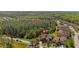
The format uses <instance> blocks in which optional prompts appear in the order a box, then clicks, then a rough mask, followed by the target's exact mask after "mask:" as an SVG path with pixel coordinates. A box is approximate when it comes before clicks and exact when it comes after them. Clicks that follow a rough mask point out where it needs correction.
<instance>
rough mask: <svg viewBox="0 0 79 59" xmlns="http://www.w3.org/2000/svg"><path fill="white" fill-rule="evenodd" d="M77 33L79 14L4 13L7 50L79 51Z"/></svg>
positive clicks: (0, 28)
mask: <svg viewBox="0 0 79 59" xmlns="http://www.w3.org/2000/svg"><path fill="white" fill-rule="evenodd" d="M75 25H77V26H76V28H75ZM73 29H74V30H73ZM75 33H79V12H70V11H68V12H67V11H35V12H34V11H12V12H11V11H0V47H3V48H40V47H42V48H49V47H51V48H54V47H55V48H59V47H63V48H75V47H78V44H79V43H75V41H77V39H76V38H75V37H76V36H78V39H79V35H76V34H75Z"/></svg>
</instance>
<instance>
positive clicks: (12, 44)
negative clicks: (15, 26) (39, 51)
mask: <svg viewBox="0 0 79 59" xmlns="http://www.w3.org/2000/svg"><path fill="white" fill-rule="evenodd" d="M28 46H29V45H28V44H27V43H23V42H21V41H16V40H9V39H6V38H5V37H4V36H0V48H6V47H7V48H27V47H28Z"/></svg>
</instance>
